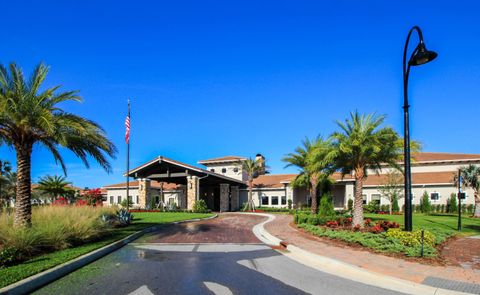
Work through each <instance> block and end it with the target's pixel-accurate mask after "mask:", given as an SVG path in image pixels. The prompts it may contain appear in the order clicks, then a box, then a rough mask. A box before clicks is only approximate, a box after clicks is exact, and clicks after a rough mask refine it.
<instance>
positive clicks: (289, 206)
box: [287, 199, 293, 210]
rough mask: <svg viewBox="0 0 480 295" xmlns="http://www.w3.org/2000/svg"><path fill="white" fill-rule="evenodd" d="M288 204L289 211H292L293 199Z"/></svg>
mask: <svg viewBox="0 0 480 295" xmlns="http://www.w3.org/2000/svg"><path fill="white" fill-rule="evenodd" d="M287 204H288V209H289V210H292V204H293V201H292V199H288V201H287Z"/></svg>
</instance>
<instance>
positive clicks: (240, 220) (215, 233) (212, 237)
mask: <svg viewBox="0 0 480 295" xmlns="http://www.w3.org/2000/svg"><path fill="white" fill-rule="evenodd" d="M266 219H267V218H266V217H262V216H254V215H241V214H221V215H220V216H219V217H217V218H214V219H209V220H202V221H196V222H188V223H179V224H171V225H166V226H165V227H164V228H162V229H160V230H159V231H158V232H155V233H152V234H149V235H147V236H145V237H143V238H140V239H139V240H137V241H136V242H137V243H247V244H248V243H261V242H260V241H259V240H258V239H257V238H256V237H255V235H254V234H253V232H252V228H253V226H255V224H258V223H260V222H262V221H264V220H266Z"/></svg>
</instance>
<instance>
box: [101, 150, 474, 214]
mask: <svg viewBox="0 0 480 295" xmlns="http://www.w3.org/2000/svg"><path fill="white" fill-rule="evenodd" d="M257 157H262V158H263V156H262V155H260V154H259V155H257ZM245 160H246V158H244V157H239V156H226V157H221V158H214V159H208V160H201V161H198V164H200V165H202V166H203V168H200V167H197V166H192V165H188V164H185V163H182V162H179V161H175V160H172V159H169V158H166V157H162V156H160V157H158V158H155V159H153V160H151V161H149V162H147V163H145V164H143V165H141V166H139V167H137V168H135V169H132V170H131V171H129V175H130V176H131V177H133V178H134V179H135V181H132V182H130V198H131V200H132V202H133V207H139V208H145V207H150V208H152V207H158V206H159V205H160V204H161V205H163V206H176V207H179V208H184V209H192V208H193V204H194V202H195V201H196V200H199V199H203V200H205V202H206V204H207V206H208V207H209V208H210V209H211V210H213V211H220V212H224V211H236V210H239V209H240V208H241V206H242V204H243V203H245V202H246V201H247V199H248V183H247V175H246V173H245V172H244V171H243V170H242V162H243V161H245ZM469 164H474V165H480V154H451V153H429V152H425V153H417V154H414V155H413V157H412V184H413V185H412V193H413V204H419V202H420V199H421V197H422V195H423V194H424V192H427V193H428V194H429V196H430V200H431V203H432V204H446V202H447V199H448V198H450V196H451V195H452V194H456V193H457V192H458V188H457V187H456V185H455V182H454V177H455V175H456V174H457V173H458V169H459V168H460V167H463V166H467V165H469ZM392 169H393V168H391V167H388V166H384V167H383V168H382V170H381V171H379V174H376V173H375V171H368V177H367V178H366V179H365V180H364V185H363V200H364V203H365V204H367V203H369V202H370V201H372V200H377V201H378V202H379V203H380V204H382V205H383V204H389V201H388V200H387V199H386V198H383V197H382V193H381V187H382V186H384V185H385V184H386V182H387V179H388V173H389V172H390V171H391V170H392ZM296 176H297V174H268V173H267V174H263V175H260V176H258V177H257V178H255V180H254V182H253V201H254V202H255V205H256V206H257V207H258V206H262V207H287V206H288V204H289V203H291V204H292V206H293V207H294V208H297V207H301V206H302V205H308V204H309V203H310V195H309V192H308V190H306V189H303V188H292V187H291V186H290V185H289V184H290V182H291V181H292V180H293V179H295V177H296ZM331 177H332V179H333V180H334V185H333V188H332V195H333V202H334V207H335V208H336V209H344V208H346V207H347V204H348V200H349V199H353V197H354V187H355V179H354V177H353V175H352V174H348V175H345V176H343V177H342V175H341V174H340V173H334V174H333V175H332V176H331ZM400 182H401V183H400V184H399V186H400V187H401V189H402V191H403V180H401V181H400ZM103 189H105V192H106V198H104V200H105V202H104V204H105V205H116V204H120V203H121V202H122V201H123V200H125V199H126V183H119V184H114V185H107V186H104V187H103ZM464 192H465V193H466V198H465V199H464V200H463V203H464V204H474V203H475V200H474V195H473V190H472V189H471V188H467V189H465V190H464ZM399 205H400V207H401V206H402V205H403V198H401V199H400V200H399Z"/></svg>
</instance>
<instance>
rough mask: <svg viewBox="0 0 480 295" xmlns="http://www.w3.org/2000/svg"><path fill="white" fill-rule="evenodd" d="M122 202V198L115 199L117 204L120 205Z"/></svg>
mask: <svg viewBox="0 0 480 295" xmlns="http://www.w3.org/2000/svg"><path fill="white" fill-rule="evenodd" d="M121 202H122V196H118V197H117V204H120V203H121Z"/></svg>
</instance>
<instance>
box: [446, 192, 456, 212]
mask: <svg viewBox="0 0 480 295" xmlns="http://www.w3.org/2000/svg"><path fill="white" fill-rule="evenodd" d="M457 211H458V206H457V195H456V194H454V193H452V194H451V195H450V198H448V199H447V213H457Z"/></svg>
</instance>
